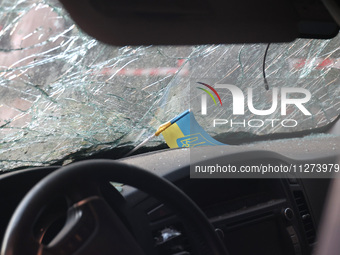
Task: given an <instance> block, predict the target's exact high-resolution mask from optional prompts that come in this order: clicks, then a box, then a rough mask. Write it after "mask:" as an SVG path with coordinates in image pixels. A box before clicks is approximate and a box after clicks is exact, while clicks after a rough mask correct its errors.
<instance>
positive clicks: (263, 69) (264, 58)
mask: <svg viewBox="0 0 340 255" xmlns="http://www.w3.org/2000/svg"><path fill="white" fill-rule="evenodd" d="M269 46H270V43H268V45H267V48H266V51H265V52H264V57H263V66H262V67H263V68H262V72H263V81H264V87H265V89H266V90H269V85H268V81H267V78H266V58H267V53H268V49H269Z"/></svg>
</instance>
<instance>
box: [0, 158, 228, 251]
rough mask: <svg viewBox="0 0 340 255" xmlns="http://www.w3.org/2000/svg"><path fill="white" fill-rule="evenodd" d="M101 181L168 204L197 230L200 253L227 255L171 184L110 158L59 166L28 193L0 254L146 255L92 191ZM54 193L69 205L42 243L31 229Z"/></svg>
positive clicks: (204, 221)
mask: <svg viewBox="0 0 340 255" xmlns="http://www.w3.org/2000/svg"><path fill="white" fill-rule="evenodd" d="M103 181H106V182H108V181H115V182H119V183H124V184H127V185H130V186H133V187H135V188H138V189H140V190H142V191H144V192H146V193H148V194H150V195H152V196H154V197H156V198H158V199H161V200H163V201H165V202H166V203H167V204H169V205H170V206H171V207H172V208H173V209H174V210H175V211H176V213H178V214H180V215H181V216H182V218H183V220H184V221H185V222H186V223H187V224H190V225H191V226H194V227H195V231H194V232H195V235H196V236H197V237H199V239H200V243H201V244H202V243H203V245H204V246H205V248H206V249H200V250H201V253H200V254H214V255H226V254H228V253H227V251H226V249H225V247H224V245H223V243H222V241H221V240H220V238H219V237H218V235H217V234H216V232H215V231H214V229H213V227H212V225H211V224H210V223H209V221H208V219H207V218H206V216H205V215H204V214H203V213H202V211H201V210H200V209H199V208H198V206H197V205H196V204H195V203H194V202H193V201H192V200H191V199H190V198H189V197H188V196H187V195H185V194H184V193H183V192H182V191H181V190H180V189H178V188H177V187H176V186H175V185H173V184H172V183H170V182H169V181H167V180H165V179H163V178H160V177H158V176H157V175H155V174H152V173H150V172H148V171H146V170H143V169H140V168H138V167H135V166H130V165H126V164H123V163H120V162H117V161H113V160H87V161H82V162H78V163H73V164H70V165H67V166H65V167H61V168H60V169H58V170H56V171H55V172H53V173H52V174H50V175H48V176H47V177H45V178H44V179H42V180H41V181H40V182H39V183H38V184H36V185H35V186H34V187H33V188H32V189H31V190H30V191H29V192H28V193H27V195H26V196H25V197H24V199H23V200H22V201H21V203H20V204H19V206H18V207H17V209H16V211H15V213H14V214H13V216H12V219H11V220H10V223H9V225H8V227H7V230H6V233H5V237H4V240H3V243H2V250H1V255H23V254H25V255H33V254H34V255H37V254H38V255H63V254H65V255H66V254H67V255H70V254H73V255H90V254H91V255H93V254H98V255H109V254H110V255H111V254H116V255H142V254H145V253H144V252H143V250H142V249H141V248H140V246H139V245H138V243H137V242H136V240H135V239H134V237H133V236H132V234H131V233H130V232H129V230H128V229H127V227H126V226H125V225H124V224H123V223H122V220H121V219H120V218H119V217H118V216H117V215H116V213H115V212H114V210H112V208H111V207H110V206H109V205H108V203H107V202H106V201H105V199H104V198H103V197H102V196H101V195H100V193H99V192H97V190H98V189H96V188H94V187H97V188H98V186H99V184H100V183H102V182H103ZM75 190H76V192H75ZM56 194H65V195H66V196H67V197H68V198H69V200H70V201H71V203H70V204H72V205H71V206H70V207H69V208H68V212H67V219H66V223H65V225H64V227H63V228H62V230H61V231H60V232H59V233H58V234H57V235H56V236H55V237H54V239H53V240H52V241H51V242H50V243H49V244H48V245H44V244H42V243H41V241H40V240H38V239H37V237H36V236H35V235H34V233H33V225H34V222H35V220H36V219H37V216H38V215H39V213H40V212H41V210H42V208H44V206H45V205H46V204H48V202H49V201H50V200H51V197H54V196H55V195H56ZM189 234H190V233H189Z"/></svg>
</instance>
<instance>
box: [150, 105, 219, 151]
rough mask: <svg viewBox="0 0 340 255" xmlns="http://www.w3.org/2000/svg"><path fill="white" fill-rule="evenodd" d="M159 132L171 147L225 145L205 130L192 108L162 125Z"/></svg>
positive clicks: (157, 133)
mask: <svg viewBox="0 0 340 255" xmlns="http://www.w3.org/2000/svg"><path fill="white" fill-rule="evenodd" d="M159 134H162V135H163V137H164V139H165V141H166V143H167V144H168V146H169V147H170V148H177V147H196V146H202V145H224V144H223V143H220V142H219V141H216V140H215V139H214V138H212V137H211V136H210V135H209V134H208V133H207V132H205V131H204V129H203V128H202V127H201V126H200V125H199V124H198V122H197V121H196V119H195V117H194V115H193V114H192V113H191V112H190V110H187V111H185V112H183V113H182V114H180V115H178V116H176V117H175V118H173V119H172V120H170V121H169V122H167V123H165V124H163V125H161V126H160V127H159V128H158V130H157V132H156V133H155V135H156V136H158V135H159Z"/></svg>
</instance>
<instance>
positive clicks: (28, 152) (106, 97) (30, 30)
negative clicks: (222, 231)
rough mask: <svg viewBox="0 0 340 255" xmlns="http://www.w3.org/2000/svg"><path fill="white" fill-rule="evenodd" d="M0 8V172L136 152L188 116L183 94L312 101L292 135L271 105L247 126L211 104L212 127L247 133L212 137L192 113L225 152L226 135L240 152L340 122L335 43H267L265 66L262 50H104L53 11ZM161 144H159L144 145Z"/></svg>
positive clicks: (53, 6)
mask: <svg viewBox="0 0 340 255" xmlns="http://www.w3.org/2000/svg"><path fill="white" fill-rule="evenodd" d="M0 6H1V8H0V12H1V15H0V66H1V67H0V93H1V97H0V169H2V170H3V171H7V170H11V169H15V168H20V167H24V166H41V165H48V164H52V163H56V162H62V161H61V160H64V159H70V160H72V159H73V158H75V157H77V156H80V155H82V156H86V155H91V154H93V153H95V152H98V151H103V150H104V151H105V150H106V151H107V150H110V149H113V148H123V147H124V146H125V147H126V146H130V148H133V147H134V146H136V145H137V144H139V143H140V142H141V141H143V140H144V139H145V138H147V137H149V136H150V135H151V134H153V133H154V132H155V131H156V129H157V127H158V126H159V125H160V124H162V123H164V122H167V121H169V120H170V119H172V118H173V117H175V116H176V115H178V114H180V113H181V112H183V111H185V110H187V109H189V108H192V109H193V107H192V106H193V105H194V104H195V103H197V102H200V101H199V100H200V97H197V96H195V95H194V96H193V94H192V92H191V90H192V89H191V88H192V87H193V86H194V88H196V87H197V86H196V85H199V84H202V83H204V84H210V85H212V86H214V84H229V85H233V86H236V87H238V88H240V89H241V90H242V91H243V92H244V94H245V98H247V96H248V97H249V92H247V89H248V88H251V89H252V91H253V99H252V104H253V106H254V108H256V109H269V108H270V107H271V103H269V102H270V101H272V100H273V99H274V96H273V95H274V94H275V93H273V92H271V91H273V88H277V91H278V104H279V106H280V102H281V101H282V93H283V92H282V90H281V91H280V89H281V88H283V87H288V88H304V89H305V90H308V91H309V92H310V94H311V96H312V97H311V99H310V100H309V101H308V102H306V103H304V104H303V107H304V109H306V110H308V112H309V113H310V115H308V114H304V113H303V111H302V110H301V109H302V107H300V108H299V107H297V106H296V105H289V107H287V109H286V111H287V112H286V115H287V119H299V123H298V124H299V125H294V123H293V124H292V123H290V124H288V122H287V123H286V126H288V125H290V127H289V128H287V127H285V126H284V125H282V111H280V110H279V108H280V107H279V106H278V107H277V108H278V110H275V109H274V110H275V111H274V112H272V113H271V114H270V115H269V116H261V114H258V116H256V119H255V120H254V119H253V120H252V122H251V124H250V125H249V123H248V122H249V120H251V118H253V117H254V112H252V111H251V110H249V109H248V108H246V109H245V112H244V115H243V116H241V118H240V116H237V117H235V116H234V115H233V112H232V111H230V112H229V113H226V112H225V111H224V112H223V114H222V113H221V108H213V105H214V102H213V101H212V100H210V99H209V98H210V97H209V96H208V99H209V100H210V101H209V103H208V109H207V110H208V111H209V118H210V119H211V121H214V119H215V120H216V119H218V120H220V121H221V123H224V124H225V123H229V124H230V120H231V119H233V120H234V122H236V120H237V121H238V122H239V123H246V124H244V125H243V124H241V125H234V126H230V125H229V124H228V125H220V126H218V127H216V126H213V125H211V122H210V120H209V122H207V123H209V124H207V123H205V122H204V120H205V119H204V115H202V112H201V111H202V109H201V108H197V107H196V108H195V109H194V110H193V113H194V114H195V117H196V119H197V121H198V122H199V123H200V124H201V125H202V127H203V128H204V129H205V130H206V131H207V132H208V133H209V134H210V135H211V136H213V137H215V138H216V137H219V139H220V141H221V142H225V143H229V142H230V141H228V139H227V138H225V137H228V135H227V136H223V135H225V134H229V135H230V134H238V136H237V135H236V136H235V135H233V137H234V138H235V137H236V138H237V137H242V139H243V142H244V141H246V142H247V139H248V138H249V137H253V136H254V135H257V136H268V135H272V134H279V133H280V134H281V133H289V134H294V133H297V132H301V131H305V130H311V129H313V130H318V128H322V127H325V126H327V125H329V124H330V123H332V122H333V121H334V120H335V119H336V118H337V117H338V115H339V112H340V100H339V97H340V86H339V82H340V77H339V69H340V61H339V59H340V51H339V46H340V40H339V39H340V38H339V36H337V37H336V38H334V39H331V40H315V39H298V40H296V41H294V42H291V43H275V44H270V46H269V48H268V52H267V54H266V58H265V59H264V56H265V52H266V48H267V46H268V45H267V44H252V45H251V44H247V45H196V46H125V47H113V46H109V45H105V44H103V43H101V42H99V41H97V40H96V39H94V38H91V37H90V36H88V35H86V34H85V33H83V32H82V31H81V30H80V29H79V28H78V27H77V26H76V25H75V24H74V22H73V21H72V20H71V19H70V17H69V16H68V14H67V13H66V12H65V11H64V10H63V8H62V6H61V5H60V4H59V3H58V2H57V1H54V0H51V1H50V0H47V1H21V0H16V1H12V0H11V1H10V0H4V1H1V4H0ZM117 36H119V35H117ZM264 63H265V67H264V66H263V64H264ZM263 69H264V70H265V73H263ZM264 75H265V76H266V77H267V81H268V86H269V91H267V90H266V89H265V84H264V79H263V76H264ZM198 82H200V83H198ZM197 91H199V90H197ZM197 91H196V90H195V93H196V92H197ZM199 92H202V91H201V90H200V91H199ZM219 93H220V95H221V97H222V101H223V103H224V104H227V102H231V101H230V100H232V99H230V98H228V96H229V97H230V94H228V93H227V91H225V92H219ZM247 93H248V95H247ZM300 94H301V93H300ZM302 94H303V93H302ZM279 95H281V98H280V97H279ZM213 96H214V95H213ZM300 96H301V95H300ZM302 96H306V95H302ZM297 98H299V95H298V96H297ZM216 100H217V99H216ZM280 100H281V101H280ZM222 101H221V102H222ZM234 101H235V100H234ZM210 103H212V104H210ZM217 103H218V101H217ZM245 104H246V103H245ZM221 105H222V103H221ZM230 105H231V103H230ZM248 106H249V105H248ZM282 107H283V106H282V104H281V108H282ZM228 114H229V115H228ZM288 115H289V116H288ZM268 119H279V120H280V121H278V122H277V123H274V122H273V121H268ZM243 121H244V122H243ZM261 121H263V123H264V124H263V125H260V124H261V123H262V122H261ZM215 124H216V123H215ZM239 134H242V135H239ZM229 137H230V136H229ZM224 138H225V139H226V140H225V141H224V140H223V139H224ZM234 140H235V139H234ZM236 140H237V139H236ZM249 141H250V140H249ZM162 144H164V139H163V137H162V136H159V137H156V138H155V139H153V140H151V141H149V142H148V144H147V146H149V147H157V146H160V147H162Z"/></svg>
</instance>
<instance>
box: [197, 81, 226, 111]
mask: <svg viewBox="0 0 340 255" xmlns="http://www.w3.org/2000/svg"><path fill="white" fill-rule="evenodd" d="M197 83H198V84H201V85H203V86H206V87H207V88H209V89H210V90H211V91H212V92H214V94H215V95H216V96H217V98H218V100H219V101H220V104H221V106H222V100H221V97H220V95H219V94H218V93H217V91H216V90H215V89H214V88H213V87H212V86H210V85H208V84H205V83H203V82H197ZM197 88H198V89H200V90H203V91H204V92H205V93H207V94H208V95H209V96H210V97H211V98H212V100H213V101H214V103H215V105H217V103H216V100H215V98H214V96H213V95H212V94H211V92H210V91H209V90H206V89H204V88H201V87H197Z"/></svg>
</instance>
